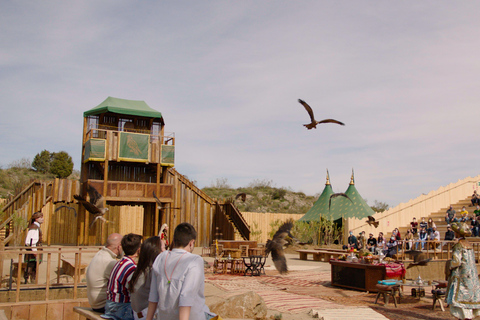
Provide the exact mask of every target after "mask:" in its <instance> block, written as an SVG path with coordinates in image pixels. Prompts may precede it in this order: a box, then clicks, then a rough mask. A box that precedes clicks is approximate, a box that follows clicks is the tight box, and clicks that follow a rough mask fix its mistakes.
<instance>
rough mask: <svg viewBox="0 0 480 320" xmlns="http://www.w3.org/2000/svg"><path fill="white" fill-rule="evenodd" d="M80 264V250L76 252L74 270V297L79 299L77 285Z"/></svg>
mask: <svg viewBox="0 0 480 320" xmlns="http://www.w3.org/2000/svg"><path fill="white" fill-rule="evenodd" d="M79 267H80V264H79V263H78V252H75V270H74V272H73V299H77V285H78V269H79Z"/></svg>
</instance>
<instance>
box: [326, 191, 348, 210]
mask: <svg viewBox="0 0 480 320" xmlns="http://www.w3.org/2000/svg"><path fill="white" fill-rule="evenodd" d="M336 197H344V198H347V199H348V200H350V202H352V203H353V201H352V199H350V197H349V196H348V195H347V194H346V193H343V192H339V193H334V194H332V195H331V196H330V199H329V200H328V210H330V207H331V206H332V198H336Z"/></svg>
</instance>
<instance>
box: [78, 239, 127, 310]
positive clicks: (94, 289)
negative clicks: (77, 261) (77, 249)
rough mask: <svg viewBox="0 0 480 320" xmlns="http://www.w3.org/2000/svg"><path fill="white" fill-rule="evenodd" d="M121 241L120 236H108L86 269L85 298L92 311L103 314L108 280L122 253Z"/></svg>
mask: <svg viewBox="0 0 480 320" xmlns="http://www.w3.org/2000/svg"><path fill="white" fill-rule="evenodd" d="M121 241H122V235H121V234H119V233H112V234H111V235H109V236H108V238H107V242H106V243H105V246H104V247H103V248H102V249H101V250H100V251H98V252H97V253H96V254H95V256H94V257H93V259H92V261H90V264H89V265H88V267H87V273H86V278H87V297H88V303H90V306H91V307H92V309H93V311H96V312H101V313H104V312H105V303H106V302H107V284H108V279H109V278H110V272H111V271H112V269H113V267H114V266H115V264H116V263H117V259H116V258H117V257H118V256H120V255H121V253H122V246H121V244H120V242H121Z"/></svg>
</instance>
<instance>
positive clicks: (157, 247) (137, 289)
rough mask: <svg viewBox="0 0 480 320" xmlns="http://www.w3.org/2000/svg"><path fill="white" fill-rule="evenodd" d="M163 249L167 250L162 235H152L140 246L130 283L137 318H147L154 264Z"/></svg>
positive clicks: (133, 307) (134, 313) (138, 319)
mask: <svg viewBox="0 0 480 320" xmlns="http://www.w3.org/2000/svg"><path fill="white" fill-rule="evenodd" d="M163 251H165V243H164V242H163V241H162V240H161V239H160V237H150V238H148V239H147V240H145V242H144V243H143V244H142V246H141V247H140V255H139V256H138V264H137V268H136V269H135V272H134V273H133V276H132V280H130V282H129V283H128V290H129V291H130V301H131V303H132V309H133V317H134V318H135V320H140V319H146V317H147V311H148V310H147V309H148V295H149V293H150V284H151V282H152V275H151V270H152V265H153V262H154V261H155V259H156V258H157V256H158V255H159V254H160V253H161V252H163Z"/></svg>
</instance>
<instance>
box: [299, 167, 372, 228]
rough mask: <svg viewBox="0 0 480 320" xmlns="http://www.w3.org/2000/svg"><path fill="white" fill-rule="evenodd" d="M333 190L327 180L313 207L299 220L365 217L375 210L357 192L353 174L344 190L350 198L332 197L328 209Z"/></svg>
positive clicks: (333, 219)
mask: <svg viewBox="0 0 480 320" xmlns="http://www.w3.org/2000/svg"><path fill="white" fill-rule="evenodd" d="M333 193H334V192H333V190H332V186H331V185H330V183H329V182H328V178H327V184H326V185H325V189H323V192H322V194H321V195H320V197H319V198H318V200H317V201H316V202H315V203H314V205H313V207H312V208H310V210H308V212H307V213H305V215H304V216H303V217H301V218H300V219H299V221H319V220H320V217H324V218H326V219H329V220H332V221H335V220H337V219H340V218H354V217H355V218H358V219H362V218H366V217H368V216H372V215H374V214H375V212H374V211H373V210H372V208H370V206H369V205H368V204H367V203H366V202H365V200H363V198H362V196H361V195H360V193H358V191H357V188H355V184H354V183H353V174H352V180H351V182H350V185H349V186H348V188H347V191H345V194H346V195H348V197H349V198H350V199H351V200H352V201H350V200H348V199H347V198H345V197H335V198H332V204H331V207H330V209H329V201H330V195H332V194H333Z"/></svg>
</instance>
